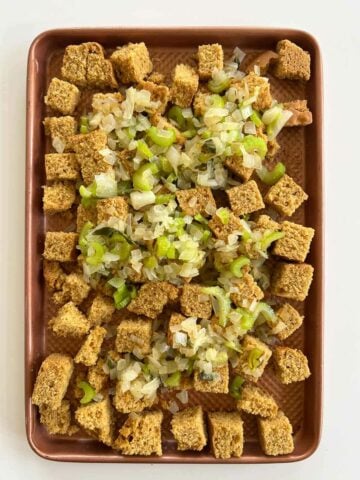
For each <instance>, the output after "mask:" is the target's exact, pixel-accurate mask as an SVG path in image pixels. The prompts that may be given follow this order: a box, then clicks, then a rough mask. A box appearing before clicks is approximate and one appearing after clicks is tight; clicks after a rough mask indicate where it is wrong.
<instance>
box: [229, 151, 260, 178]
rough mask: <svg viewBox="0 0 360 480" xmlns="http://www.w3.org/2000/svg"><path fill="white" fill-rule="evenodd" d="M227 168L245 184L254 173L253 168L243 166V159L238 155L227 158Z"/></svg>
mask: <svg viewBox="0 0 360 480" xmlns="http://www.w3.org/2000/svg"><path fill="white" fill-rule="evenodd" d="M224 163H225V165H226V167H227V168H228V169H229V170H230V172H232V173H233V174H234V175H236V176H237V177H239V178H240V180H242V181H243V182H248V181H249V179H250V178H251V175H252V174H253V172H254V169H253V168H247V167H244V166H243V158H242V157H238V156H237V155H232V156H231V157H226V158H225V162H224Z"/></svg>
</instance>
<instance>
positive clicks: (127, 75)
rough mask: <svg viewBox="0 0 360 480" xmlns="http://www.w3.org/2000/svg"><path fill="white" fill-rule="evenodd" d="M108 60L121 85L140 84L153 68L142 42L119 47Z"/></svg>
mask: <svg viewBox="0 0 360 480" xmlns="http://www.w3.org/2000/svg"><path fill="white" fill-rule="evenodd" d="M110 60H111V62H112V64H113V65H114V68H115V71H116V73H117V75H118V76H119V78H120V80H121V81H122V82H123V83H138V82H141V80H143V79H144V78H145V77H146V75H148V74H149V73H150V72H151V70H152V68H153V66H152V62H151V60H150V55H149V52H148V49H147V48H146V45H145V43H144V42H141V43H129V44H128V45H125V46H123V47H120V48H119V49H117V50H115V52H114V53H113V54H112V55H111V57H110Z"/></svg>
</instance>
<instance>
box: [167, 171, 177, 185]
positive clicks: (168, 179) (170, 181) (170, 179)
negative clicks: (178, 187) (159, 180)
mask: <svg viewBox="0 0 360 480" xmlns="http://www.w3.org/2000/svg"><path fill="white" fill-rule="evenodd" d="M175 180H177V176H176V175H175V173H170V175H169V176H168V177H167V179H166V181H167V182H168V183H173V182H174V181H175Z"/></svg>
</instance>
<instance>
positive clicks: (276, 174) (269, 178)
mask: <svg viewBox="0 0 360 480" xmlns="http://www.w3.org/2000/svg"><path fill="white" fill-rule="evenodd" d="M285 172H286V167H285V165H284V164H283V163H282V162H278V163H277V164H276V165H275V167H274V168H273V169H272V170H268V169H267V168H266V167H265V166H264V167H262V168H261V169H259V170H257V172H256V173H257V175H258V177H259V178H260V180H261V181H262V182H263V183H265V185H274V184H275V183H276V182H278V181H279V180H280V178H281V177H283V176H284V174H285Z"/></svg>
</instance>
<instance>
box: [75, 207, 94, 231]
mask: <svg viewBox="0 0 360 480" xmlns="http://www.w3.org/2000/svg"><path fill="white" fill-rule="evenodd" d="M87 222H91V223H92V224H93V225H97V223H98V221H97V210H96V207H91V206H89V207H84V205H81V203H80V205H79V206H78V208H77V212H76V231H77V232H79V233H80V232H81V230H82V228H83V226H84V225H85V223H87Z"/></svg>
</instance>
